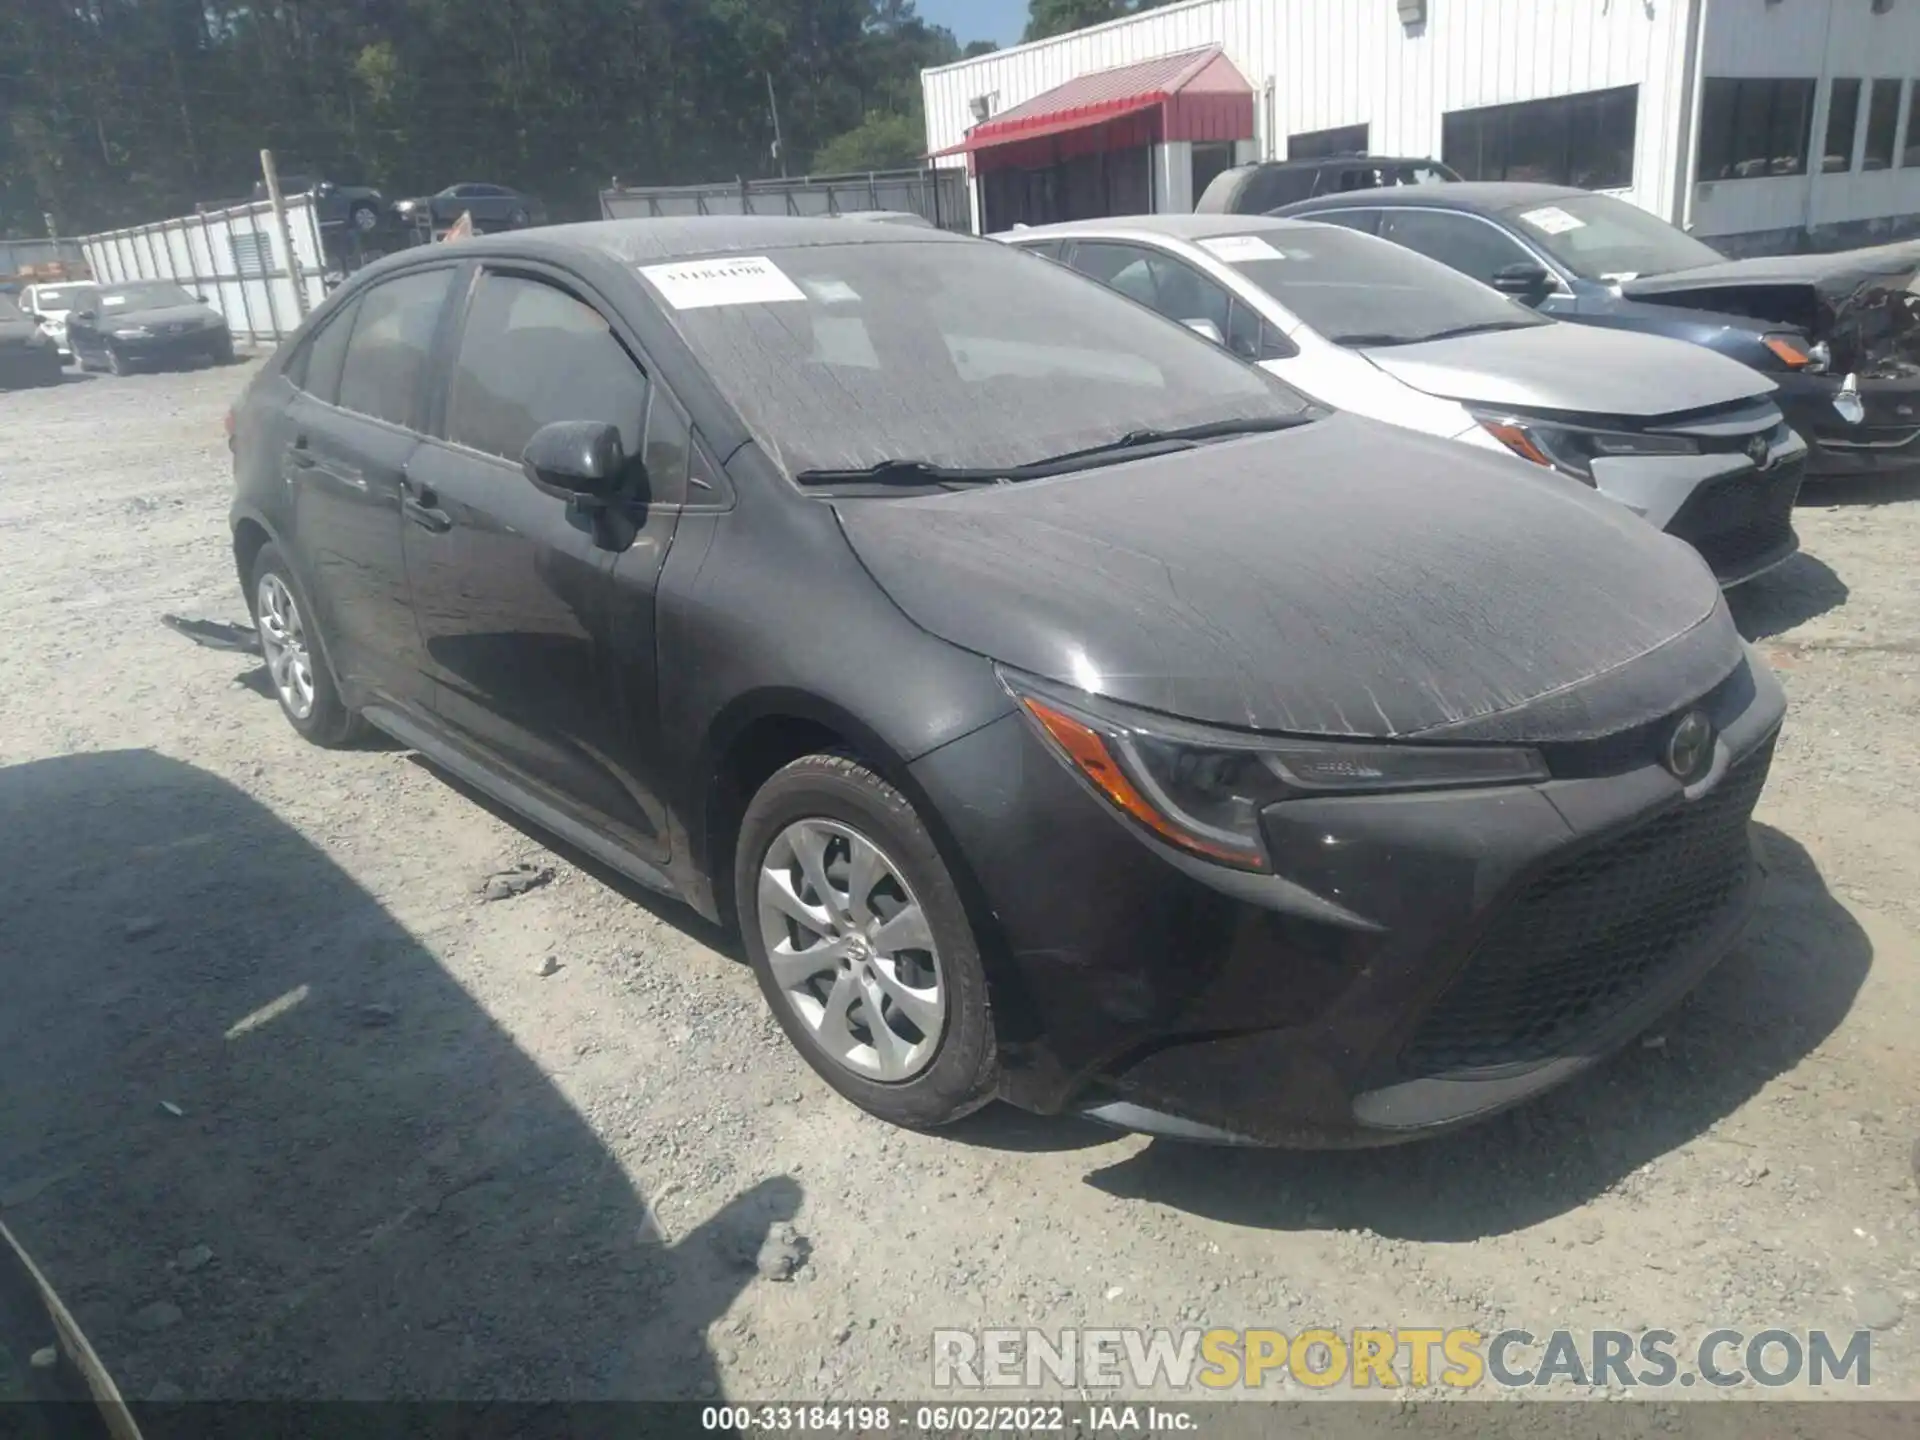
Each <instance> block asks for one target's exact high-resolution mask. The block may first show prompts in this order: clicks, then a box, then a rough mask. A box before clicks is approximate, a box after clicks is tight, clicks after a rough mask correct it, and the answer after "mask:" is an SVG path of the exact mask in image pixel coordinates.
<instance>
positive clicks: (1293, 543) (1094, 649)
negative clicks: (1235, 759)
mask: <svg viewBox="0 0 1920 1440" xmlns="http://www.w3.org/2000/svg"><path fill="white" fill-rule="evenodd" d="M835 504H836V509H837V511H838V513H839V515H840V519H841V523H842V525H843V526H844V528H845V531H846V534H847V537H848V539H849V541H850V542H851V544H852V546H853V548H854V550H855V551H856V553H857V554H858V555H859V558H860V560H861V561H862V562H863V563H864V564H865V566H866V568H867V570H868V571H869V573H870V574H872V575H873V577H874V578H875V580H877V581H878V583H879V584H880V585H881V586H882V587H883V588H884V589H885V590H886V592H887V594H888V595H890V596H891V597H892V599H893V600H894V602H895V603H896V604H898V605H899V606H900V608H901V609H902V610H904V611H905V612H906V614H907V615H908V616H910V617H911V618H912V619H913V620H914V621H915V622H916V623H918V624H919V625H921V626H922V627H923V628H925V629H926V630H928V631H930V632H932V633H933V634H935V635H938V636H940V637H942V638H944V639H946V640H948V641H949V642H951V643H953V644H955V645H959V646H962V647H964V648H966V649H968V650H972V651H975V652H977V653H979V654H982V655H986V656H989V657H991V658H993V659H996V660H999V661H1002V662H1004V663H1006V664H1009V665H1012V666H1015V667H1017V668H1019V669H1022V670H1025V671H1028V672H1030V673H1033V674H1037V675H1041V676H1044V677H1046V678H1048V679H1052V680H1055V681H1059V682H1061V683H1064V684H1068V685H1073V686H1077V687H1079V688H1081V689H1084V690H1090V691H1096V692H1098V693H1100V694H1103V695H1108V696H1111V697H1113V698H1115V699H1118V700H1123V701H1126V702H1129V703H1131V704H1135V705H1140V706H1144V707H1146V708H1149V709H1154V710H1159V711H1162V712H1165V713H1169V714H1174V715H1180V716H1185V717H1188V718H1191V719H1195V720H1202V721H1208V722H1212V723H1216V724H1221V725H1229V726H1236V727H1243V728H1246V729H1251V730H1262V731H1283V732H1288V733H1293V734H1302V735H1326V736H1349V737H1362V736H1365V737H1374V738H1387V737H1394V736H1410V735H1421V734H1425V735H1428V736H1429V737H1433V738H1451V739H1462V740H1465V739H1484V740H1496V739H1497V740H1513V741H1543V740H1550V739H1569V740H1571V739H1581V738H1589V737H1592V736H1597V735H1604V734H1610V733H1613V732H1614V731H1617V730H1620V729H1624V728H1626V727H1627V726H1630V725H1638V724H1644V723H1647V722H1648V721H1651V720H1655V719H1658V718H1660V717H1661V716H1664V715H1666V714H1669V713H1671V711H1672V710H1673V709H1674V708H1675V707H1676V706H1677V705H1679V704H1681V703H1684V702H1685V701H1686V700H1688V699H1691V698H1693V697H1694V696H1696V695H1699V694H1701V693H1704V692H1705V691H1706V690H1707V689H1709V688H1710V687H1711V686H1712V685H1714V684H1716V683H1718V681H1719V680H1721V679H1723V678H1725V676H1726V675H1727V674H1728V673H1730V672H1731V671H1732V670H1733V669H1734V667H1735V666H1737V665H1738V664H1739V663H1740V662H1741V660H1742V658H1743V655H1744V650H1743V647H1742V644H1741V641H1740V638H1739V636H1738V634H1737V633H1736V631H1735V630H1734V627H1733V622H1732V619H1731V617H1730V616H1729V614H1728V612H1727V609H1726V606H1725V605H1724V603H1723V602H1722V601H1721V598H1720V591H1719V587H1718V586H1717V585H1716V584H1715V583H1714V580H1713V577H1712V575H1711V574H1710V573H1709V572H1708V570H1707V567H1706V566H1705V565H1704V564H1703V563H1702V562H1701V561H1700V559H1699V558H1698V557H1697V556H1696V555H1695V554H1694V553H1693V552H1692V551H1691V550H1690V549H1688V548H1687V547H1686V546H1685V545H1684V544H1682V543H1681V542H1680V541H1677V540H1674V539H1671V538H1670V537H1667V536H1664V535H1662V534H1661V533H1660V532H1658V531H1656V530H1655V529H1653V528H1652V527H1651V526H1649V525H1647V524H1646V523H1645V522H1644V521H1642V520H1640V519H1639V518H1638V517H1637V516H1634V515H1633V514H1631V513H1630V512H1628V511H1627V510H1625V509H1623V508H1621V507H1619V506H1615V505H1611V504H1609V503H1608V502H1606V501H1604V500H1601V499H1599V498H1598V497H1597V496H1596V495H1595V494H1594V493H1593V492H1592V491H1589V490H1586V489H1584V488H1583V487H1581V486H1579V485H1577V484H1575V483H1574V482H1572V481H1569V480H1565V479H1563V478H1562V477H1560V476H1557V475H1555V474H1553V473H1552V472H1548V471H1541V470H1538V469H1536V468H1535V467H1533V466H1529V465H1526V464H1524V463H1522V462H1520V461H1518V460H1513V459H1509V458H1507V457H1504V456H1500V455H1494V454H1490V453H1489V454H1482V453H1480V452H1477V451H1474V450H1472V449H1470V448H1468V447H1465V446H1462V445H1458V444H1455V443H1454V442H1452V441H1448V440H1442V439H1437V438H1434V437H1429V436H1424V435H1416V434H1413V433H1411V432H1408V431H1402V430H1398V429H1396V428H1393V427H1390V426H1386V425H1382V424H1378V423H1376V422H1374V421H1370V420H1363V419H1360V418H1358V417H1355V416H1351V415H1336V416H1334V417H1333V418H1331V419H1327V420H1324V421H1319V422H1316V423H1314V424H1312V425H1310V426H1306V427H1303V428H1302V429H1300V430H1296V431H1288V432H1282V433H1280V434H1277V435H1268V436H1261V437H1257V438H1249V439H1242V440H1232V441H1226V442H1222V443H1219V444H1215V445H1208V446H1201V447H1198V448H1196V449H1193V450H1189V451H1182V452H1178V453H1176V454H1172V455H1165V456H1159V457H1154V458H1150V459H1143V460H1139V461H1134V462H1131V463H1128V464H1125V465H1120V466H1115V467H1111V468H1107V469H1099V470H1092V471H1085V472H1081V473H1079V474H1076V475H1070V476H1063V477H1059V478H1056V479H1050V480H1039V481H1028V482H1025V483H1023V484H1018V485H1009V486H1001V487H995V488H992V489H989V490H971V491H966V492H962V493H957V494H948V495H936V496H926V497H911V498H909V497H902V498H900V499H897V500H887V499H843V500H840V501H837V502H835Z"/></svg>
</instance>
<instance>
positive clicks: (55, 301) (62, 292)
mask: <svg viewBox="0 0 1920 1440" xmlns="http://www.w3.org/2000/svg"><path fill="white" fill-rule="evenodd" d="M80 289H81V287H80V286H77V285H67V286H63V287H61V288H59V289H54V290H36V291H34V292H33V308H34V309H36V310H38V311H39V312H40V313H41V314H42V315H64V314H66V313H67V311H69V310H71V309H72V308H73V297H74V296H75V295H76V294H78V293H79V291H80Z"/></svg>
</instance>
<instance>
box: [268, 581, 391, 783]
mask: <svg viewBox="0 0 1920 1440" xmlns="http://www.w3.org/2000/svg"><path fill="white" fill-rule="evenodd" d="M250 600H251V603H252V606H253V623H254V628H255V629H256V630H257V631H258V632H259V635H260V653H261V657H262V658H263V659H264V660H265V661H266V662H267V674H268V677H269V678H270V679H271V680H272V682H273V693H274V698H275V699H277V700H278V701H279V702H280V710H281V713H282V714H284V715H285V716H286V717H287V722H288V723H289V724H291V725H292V726H293V728H294V729H295V730H298V731H299V732H300V734H301V735H302V736H303V737H304V738H305V739H307V740H310V741H312V742H313V743H314V744H315V745H321V746H326V747H328V748H335V747H338V746H342V745H350V744H352V743H353V742H354V741H356V740H358V739H360V738H361V737H362V736H363V735H364V734H365V733H366V722H365V721H363V720H362V719H361V718H360V717H359V716H358V715H356V714H355V713H354V712H353V711H351V710H349V709H348V708H347V707H346V705H345V703H344V702H343V701H342V700H341V699H340V691H339V689H338V688H337V687H336V686H335V685H334V683H333V675H332V673H331V672H330V671H329V670H328V668H327V660H326V656H325V654H324V653H323V652H322V650H321V649H320V646H319V644H318V642H317V636H316V633H315V631H314V630H313V628H312V623H313V622H312V620H311V618H310V613H311V612H310V610H309V609H308V607H307V605H306V603H305V602H304V601H303V600H302V599H301V596H300V591H299V588H298V587H297V586H296V585H295V584H294V580H293V572H292V571H291V570H290V569H289V568H288V567H287V562H286V561H285V559H283V558H282V557H281V554H280V552H279V550H278V549H276V548H275V547H274V546H272V545H267V546H264V547H262V549H261V551H260V554H259V557H258V558H257V559H255V561H254V563H253V589H252V593H251V596H250Z"/></svg>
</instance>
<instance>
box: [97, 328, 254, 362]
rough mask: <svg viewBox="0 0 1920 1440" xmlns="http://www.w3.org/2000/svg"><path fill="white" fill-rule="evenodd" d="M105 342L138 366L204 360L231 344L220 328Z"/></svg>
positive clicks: (223, 352) (117, 336) (120, 338)
mask: <svg viewBox="0 0 1920 1440" xmlns="http://www.w3.org/2000/svg"><path fill="white" fill-rule="evenodd" d="M109 343H110V344H111V345H112V347H113V348H114V349H116V350H118V351H119V352H120V353H121V354H122V355H124V356H126V357H127V359H129V360H132V361H134V362H135V363H137V364H141V365H166V364H172V363H175V362H178V361H183V360H204V359H210V358H212V357H213V356H216V355H224V354H225V353H226V352H227V350H228V349H230V348H231V347H232V345H233V337H232V334H231V332H229V331H227V330H223V329H218V328H216V329H201V330H185V331H181V332H179V333H177V334H165V335H161V334H155V335H149V336H142V337H138V338H135V339H126V338H123V337H121V336H119V335H115V336H113V337H112V338H111V340H110V341H109Z"/></svg>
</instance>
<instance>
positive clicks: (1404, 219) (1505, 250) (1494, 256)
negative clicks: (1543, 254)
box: [1380, 208, 1539, 285]
mask: <svg viewBox="0 0 1920 1440" xmlns="http://www.w3.org/2000/svg"><path fill="white" fill-rule="evenodd" d="M1380 235H1381V238H1383V239H1386V240H1392V241H1394V242H1395V243H1396V244H1400V245H1404V246H1406V247H1407V248H1408V249H1409V250H1418V251H1419V252H1420V253H1421V254H1422V255H1426V256H1430V257H1431V258H1433V259H1435V260H1438V261H1439V262H1440V263H1441V264H1442V265H1451V266H1452V267H1453V268H1454V269H1456V270H1458V271H1459V272H1460V273H1461V274H1462V275H1471V276H1472V277H1473V278H1474V279H1476V280H1478V281H1480V282H1481V283H1482V284H1485V285H1491V284H1492V283H1493V277H1494V275H1495V274H1496V273H1498V272H1499V271H1501V270H1504V269H1506V268H1507V267H1508V266H1509V265H1536V264H1538V263H1539V262H1538V261H1537V260H1535V259H1534V257H1533V256H1531V255H1529V254H1528V253H1527V252H1526V251H1525V250H1524V249H1522V248H1521V247H1520V244H1519V242H1518V241H1516V240H1514V239H1513V237H1512V236H1510V235H1507V234H1506V233H1504V232H1503V231H1500V230H1498V229H1495V228H1494V227H1493V226H1492V225H1490V224H1488V223H1487V222H1486V221H1485V220H1476V219H1475V218H1474V217H1473V216H1471V215H1454V214H1450V213H1449V212H1447V211H1445V210H1415V209H1411V208H1409V209H1406V210H1389V211H1388V212H1387V213H1386V215H1385V217H1384V218H1383V219H1382V221H1381V223H1380Z"/></svg>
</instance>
